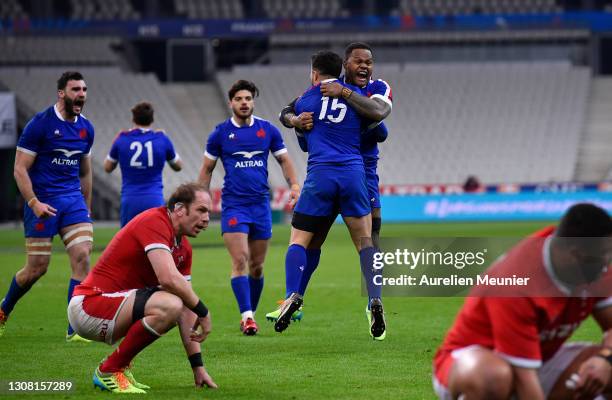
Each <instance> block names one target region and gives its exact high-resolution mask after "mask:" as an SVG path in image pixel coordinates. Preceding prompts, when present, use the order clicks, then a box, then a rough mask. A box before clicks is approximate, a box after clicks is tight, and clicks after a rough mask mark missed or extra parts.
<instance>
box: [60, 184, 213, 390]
mask: <svg viewBox="0 0 612 400" xmlns="http://www.w3.org/2000/svg"><path fill="white" fill-rule="evenodd" d="M210 203H211V200H210V195H209V194H208V192H207V191H205V190H204V189H203V188H202V187H201V186H198V185H197V184H193V183H189V184H184V185H181V186H179V187H178V188H177V189H176V191H175V192H174V193H173V194H172V195H171V196H170V199H169V200H168V206H167V207H166V206H162V207H158V208H152V209H150V210H147V211H145V212H143V213H141V214H139V215H138V216H137V217H135V218H134V219H133V220H132V221H131V222H130V223H128V224H127V225H126V226H125V227H124V228H123V229H121V230H120V231H119V232H118V233H117V234H116V235H115V237H114V238H113V239H112V240H111V242H110V243H109V245H108V246H107V247H106V249H105V250H104V252H103V253H102V255H101V257H100V259H99V260H98V263H97V264H96V266H95V267H94V268H93V269H92V271H91V272H90V273H89V275H87V278H86V279H85V280H84V281H83V282H82V283H81V284H80V285H79V286H77V287H76V288H75V291H74V296H73V297H72V300H71V301H70V304H69V306H68V319H69V320H70V323H71V324H72V326H73V327H74V329H75V330H76V331H77V332H78V333H79V335H81V336H83V337H85V338H88V339H91V340H96V341H99V342H106V343H108V344H110V345H112V344H114V343H115V342H117V341H118V340H119V339H121V338H124V339H123V341H122V342H121V343H120V344H119V346H118V347H117V349H116V350H115V351H114V352H113V353H112V354H111V355H110V356H108V357H107V358H106V359H105V360H104V361H103V362H102V363H101V364H100V365H99V366H98V367H97V368H96V370H95V372H94V374H93V383H94V386H97V387H99V388H101V389H102V390H108V391H111V392H115V393H145V391H144V389H148V388H149V387H148V386H146V385H143V384H141V383H138V382H136V380H135V379H134V376H133V374H132V372H131V362H132V360H133V359H134V357H136V355H137V354H138V353H139V352H140V351H142V350H143V349H144V348H145V347H147V346H149V345H150V344H152V343H153V342H154V341H155V340H157V339H158V338H159V337H160V336H161V335H163V334H164V333H166V332H167V331H169V330H170V329H172V327H174V325H175V324H178V326H179V329H180V333H181V338H182V341H183V346H184V347H185V351H186V352H187V355H188V358H189V362H190V363H191V367H192V369H193V375H194V380H195V384H196V386H204V385H206V386H208V387H212V388H216V387H217V385H216V384H215V382H214V381H213V380H212V378H211V377H210V376H209V375H208V373H207V372H206V369H205V368H204V364H203V362H202V356H201V350H200V343H201V342H203V341H204V340H205V339H206V337H207V336H208V334H209V333H210V330H211V319H210V314H209V312H208V309H207V308H206V306H205V305H204V303H202V301H201V300H200V299H199V298H198V296H197V295H196V294H195V292H194V291H193V289H192V288H191V283H190V279H191V277H190V274H191V253H192V250H191V245H190V244H189V241H188V240H187V238H186V236H190V237H196V236H197V235H198V234H199V233H200V232H201V231H202V230H204V229H206V228H207V226H208V221H209V215H208V212H209V209H210Z"/></svg>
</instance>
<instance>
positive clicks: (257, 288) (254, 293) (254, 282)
mask: <svg viewBox="0 0 612 400" xmlns="http://www.w3.org/2000/svg"><path fill="white" fill-rule="evenodd" d="M263 287H264V277H263V275H262V276H261V277H259V278H253V277H252V276H251V275H249V289H250V291H251V307H253V312H255V311H256V310H257V305H258V304H259V298H260V297H261V292H262V290H263Z"/></svg>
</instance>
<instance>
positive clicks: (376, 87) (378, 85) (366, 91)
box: [360, 79, 393, 169]
mask: <svg viewBox="0 0 612 400" xmlns="http://www.w3.org/2000/svg"><path fill="white" fill-rule="evenodd" d="M360 93H361V94H362V95H364V96H367V97H370V98H380V99H382V100H383V101H384V102H386V103H388V104H389V106H391V107H393V94H392V93H391V86H389V84H388V83H387V82H385V81H383V80H382V79H376V80H372V79H370V81H369V82H368V84H367V85H366V86H365V87H363V88H361V89H360ZM374 126H376V123H374V124H372V125H370V126H369V127H366V130H367V129H368V128H372V127H374ZM378 153H379V151H378V142H377V141H376V136H373V135H372V136H368V137H364V138H363V140H362V141H361V155H362V156H363V162H364V164H365V167H366V169H368V168H374V169H375V168H376V164H377V162H378Z"/></svg>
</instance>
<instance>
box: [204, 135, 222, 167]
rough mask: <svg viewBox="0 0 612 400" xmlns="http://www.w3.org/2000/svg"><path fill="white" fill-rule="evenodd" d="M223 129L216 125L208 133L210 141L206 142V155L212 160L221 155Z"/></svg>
mask: <svg viewBox="0 0 612 400" xmlns="http://www.w3.org/2000/svg"><path fill="white" fill-rule="evenodd" d="M220 131H221V129H220V127H216V128H215V130H214V131H212V133H211V134H210V135H208V141H207V142H206V151H205V152H204V155H205V156H207V157H208V158H210V159H211V160H216V159H217V158H219V157H221V140H220V138H221V133H220Z"/></svg>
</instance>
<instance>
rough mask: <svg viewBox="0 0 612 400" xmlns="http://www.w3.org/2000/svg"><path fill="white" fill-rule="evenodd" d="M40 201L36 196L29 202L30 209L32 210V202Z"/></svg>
mask: <svg viewBox="0 0 612 400" xmlns="http://www.w3.org/2000/svg"><path fill="white" fill-rule="evenodd" d="M36 201H38V199H37V198H36V196H34V197H32V198H31V199H30V200H28V203H27V204H28V207H30V208H32V204H31V203H32V202H36Z"/></svg>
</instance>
